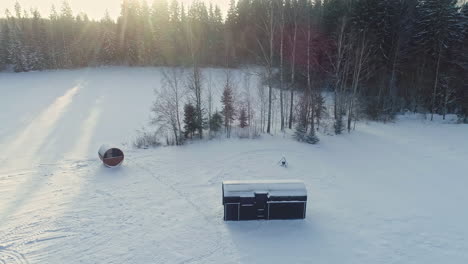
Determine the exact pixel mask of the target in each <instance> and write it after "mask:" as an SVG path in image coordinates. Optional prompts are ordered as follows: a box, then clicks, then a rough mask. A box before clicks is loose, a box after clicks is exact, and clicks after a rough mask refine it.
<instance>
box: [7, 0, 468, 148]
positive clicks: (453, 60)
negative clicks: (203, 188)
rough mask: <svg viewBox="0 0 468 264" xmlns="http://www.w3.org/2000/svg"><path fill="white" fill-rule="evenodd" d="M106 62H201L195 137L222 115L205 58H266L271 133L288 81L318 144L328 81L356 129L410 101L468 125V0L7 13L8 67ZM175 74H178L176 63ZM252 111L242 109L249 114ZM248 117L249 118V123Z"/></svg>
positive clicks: (295, 121)
mask: <svg viewBox="0 0 468 264" xmlns="http://www.w3.org/2000/svg"><path fill="white" fill-rule="evenodd" d="M98 65H130V66H185V67H188V68H190V69H192V70H191V73H192V74H191V77H190V78H191V83H192V84H193V85H192V87H191V90H192V91H194V101H193V102H192V104H191V105H192V107H194V109H185V110H186V111H185V114H187V110H188V111H189V112H190V111H191V112H190V113H191V115H193V116H194V120H195V121H194V124H193V126H191V128H190V132H189V133H187V129H185V132H184V133H185V137H192V136H193V134H198V135H199V136H202V134H203V128H202V123H203V124H205V125H203V126H211V125H212V124H215V123H216V122H214V121H213V120H212V113H211V112H210V113H209V118H208V117H205V116H204V115H205V114H204V112H206V111H203V109H206V107H205V106H203V105H202V100H201V97H202V95H201V91H202V86H203V78H202V77H201V76H200V70H199V68H200V67H209V66H213V67H226V68H234V67H240V66H243V65H257V66H260V67H261V68H262V69H264V73H263V76H262V77H263V80H264V85H265V87H267V89H268V92H267V93H266V95H265V96H266V98H267V100H269V108H268V109H267V110H266V116H267V120H265V122H266V123H267V127H266V130H267V132H270V124H271V100H272V99H271V98H272V90H273V89H274V90H275V91H277V90H279V91H280V95H279V96H280V107H281V129H285V128H288V127H289V128H295V129H296V136H297V138H298V139H299V140H305V141H309V142H312V143H313V142H315V141H316V139H315V132H314V131H315V130H316V125H317V124H319V123H320V119H321V114H322V112H323V111H322V109H323V101H324V98H323V93H322V92H323V91H328V92H330V94H333V98H334V106H333V108H334V109H332V112H333V117H332V118H333V120H334V127H335V132H336V133H337V134H339V133H341V132H342V131H343V130H345V129H348V131H349V130H351V129H352V126H353V125H352V123H353V122H355V121H356V120H357V119H360V118H364V117H365V118H368V119H371V120H382V121H389V120H392V119H393V118H394V116H395V115H396V114H397V113H401V112H406V111H411V112H418V113H430V114H431V116H430V118H431V119H432V115H433V114H441V115H443V116H444V118H445V115H446V114H449V113H453V114H457V115H458V117H459V120H460V122H465V123H468V4H467V3H461V2H459V1H456V0H378V1H377V0H315V1H311V0H238V1H234V0H232V1H231V5H230V8H229V10H228V12H227V14H226V15H225V16H223V14H222V12H221V10H220V8H219V7H217V6H216V5H212V4H206V3H204V2H201V1H195V2H194V3H193V4H192V5H191V6H184V5H182V4H180V3H179V2H177V0H173V1H170V0H169V1H166V0H155V1H154V2H153V3H151V4H148V3H147V2H146V1H140V0H125V1H123V2H122V5H121V14H120V16H119V17H118V18H117V20H114V19H112V18H111V17H109V15H108V14H106V15H104V17H103V18H102V19H101V20H99V21H95V20H90V19H89V18H88V17H87V16H86V14H78V15H76V14H73V12H72V9H71V8H70V5H69V4H68V3H67V2H66V1H64V2H63V4H62V6H61V7H59V8H56V7H52V9H51V15H50V16H49V17H42V16H41V14H39V12H38V11H37V10H27V9H24V8H22V7H21V6H20V5H19V4H16V5H15V8H14V10H6V12H5V17H4V18H1V19H0V68H2V69H8V68H10V69H13V70H14V71H16V72H25V71H33V70H45V69H70V68H77V67H87V66H98ZM166 76H167V79H168V82H169V83H174V82H176V83H177V77H176V72H172V75H171V74H170V73H167V74H166ZM171 76H172V78H171ZM171 80H172V82H171ZM226 86H227V88H229V78H227V80H226ZM227 90H229V89H227ZM226 92H227V94H226ZM229 96H232V95H229V91H225V94H223V99H222V100H224V101H223V105H224V106H225V107H224V108H223V111H222V113H220V114H221V115H222V116H216V118H217V119H218V120H220V121H219V122H222V120H223V118H224V125H225V126H228V127H229V123H230V122H231V121H230V120H231V119H233V118H234V114H230V113H228V112H226V111H229V106H228V107H227V108H226V105H225V101H226V98H227V99H229V98H230V97H229ZM229 100H231V99H229ZM229 100H228V101H229ZM180 107H183V105H182V106H180ZM185 108H187V105H186V107H185ZM189 108H190V107H189ZM177 109H179V102H177ZM226 109H227V110H226ZM232 111H234V110H232ZM242 111H245V109H244V110H242V109H240V110H239V111H238V114H236V116H238V117H240V116H241V115H244V118H245V116H246V115H247V118H248V116H249V114H246V113H245V112H244V113H243V114H242V113H241V112H242ZM177 112H178V111H177ZM176 118H177V120H176V121H177V123H178V124H177V125H176V127H174V129H175V130H174V131H175V132H176V130H177V131H178V132H176V133H174V134H175V138H176V139H177V137H178V133H179V134H181V133H182V130H184V129H182V126H181V120H180V119H181V118H179V116H178V113H177V117H176ZM207 118H208V120H206V119H207ZM212 122H214V123H212ZM219 122H218V123H219ZM241 122H242V121H241ZM169 123H170V122H169ZM248 123H249V121H248V120H247V121H245V120H244V126H246V125H248ZM206 124H207V125H206ZM174 125H175V124H174ZM186 125H187V123H186ZM215 125H218V124H215ZM197 131H198V133H197ZM177 141H178V140H176V143H177Z"/></svg>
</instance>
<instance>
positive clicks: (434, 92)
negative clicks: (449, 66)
mask: <svg viewBox="0 0 468 264" xmlns="http://www.w3.org/2000/svg"><path fill="white" fill-rule="evenodd" d="M440 57H441V53H440V49H439V54H438V56H437V66H436V75H435V80H434V90H433V92H432V102H431V121H432V120H434V110H435V109H434V108H435V98H436V94H437V83H438V82H439V69H440Z"/></svg>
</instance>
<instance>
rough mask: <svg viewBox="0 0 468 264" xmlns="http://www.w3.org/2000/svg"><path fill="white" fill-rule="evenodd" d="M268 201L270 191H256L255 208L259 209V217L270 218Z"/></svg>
mask: <svg viewBox="0 0 468 264" xmlns="http://www.w3.org/2000/svg"><path fill="white" fill-rule="evenodd" d="M267 202H268V193H266V192H261V193H255V208H256V210H257V219H268V211H267Z"/></svg>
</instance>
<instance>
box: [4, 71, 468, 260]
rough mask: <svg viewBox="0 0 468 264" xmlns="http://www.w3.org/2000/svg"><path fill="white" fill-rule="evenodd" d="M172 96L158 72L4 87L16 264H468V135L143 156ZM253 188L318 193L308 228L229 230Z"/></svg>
mask: <svg viewBox="0 0 468 264" xmlns="http://www.w3.org/2000/svg"><path fill="white" fill-rule="evenodd" d="M212 73H213V75H215V76H218V77H217V78H221V79H222V73H223V71H222V70H212ZM239 74H240V73H239ZM160 82H161V75H160V73H159V72H158V71H157V70H156V69H152V68H131V69H130V68H119V67H117V68H98V69H82V70H72V71H51V72H41V73H39V72H37V73H20V74H13V73H0V95H1V96H0V124H1V125H0V162H1V166H0V263H2V264H4V263H8V264H10V263H359V264H360V263H437V264H439V263H460V264H461V263H468V225H467V223H468V210H467V208H466V207H467V204H468V191H467V190H466V188H467V187H468V126H466V125H455V124H448V123H443V122H434V123H431V122H428V121H422V120H420V119H418V118H414V116H412V117H402V118H401V119H400V120H399V121H398V122H396V123H393V124H380V123H369V124H365V123H359V124H358V126H357V131H355V132H353V133H352V134H349V135H348V134H345V135H342V136H322V137H321V142H320V144H319V145H317V146H311V145H307V144H300V143H297V142H295V141H293V140H291V139H290V138H288V137H287V136H283V135H277V136H263V137H262V138H261V139H258V140H239V139H232V140H216V141H210V142H204V143H193V144H189V145H186V146H183V147H178V148H175V147H162V148H158V149H149V150H133V149H132V148H131V147H129V145H128V144H127V145H125V143H128V142H129V141H131V138H132V137H133V136H134V135H135V129H138V128H140V127H141V126H142V125H145V124H146V123H147V121H148V115H149V112H148V110H149V107H150V105H151V102H152V101H153V89H154V88H157V87H158V85H159V83H160ZM220 87H222V85H221V86H220ZM218 92H219V91H218ZM102 143H116V144H122V145H124V146H123V147H124V149H125V153H126V160H125V162H124V164H123V166H122V167H120V168H117V169H107V168H105V167H103V166H102V165H101V163H100V161H99V160H98V157H97V153H96V152H97V149H98V147H99V145H100V144H102ZM283 154H284V155H285V156H286V157H287V159H288V162H289V165H290V166H289V167H288V168H287V169H285V168H281V167H279V166H277V165H276V163H277V161H278V160H279V159H280V158H281V156H282V155H283ZM237 179H302V180H303V181H304V182H305V183H306V186H307V188H308V192H309V197H308V199H309V200H308V201H309V202H308V205H307V218H306V219H305V220H294V221H249V222H224V221H223V220H222V213H223V208H222V204H221V182H222V181H223V180H237Z"/></svg>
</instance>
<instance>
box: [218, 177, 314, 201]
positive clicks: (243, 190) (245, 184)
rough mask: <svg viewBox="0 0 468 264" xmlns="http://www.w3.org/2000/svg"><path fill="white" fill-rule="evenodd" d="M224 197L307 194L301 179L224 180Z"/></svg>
mask: <svg viewBox="0 0 468 264" xmlns="http://www.w3.org/2000/svg"><path fill="white" fill-rule="evenodd" d="M223 190H224V197H255V193H268V195H269V196H307V189H306V187H305V184H304V182H302V181H300V180H246V181H223Z"/></svg>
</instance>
